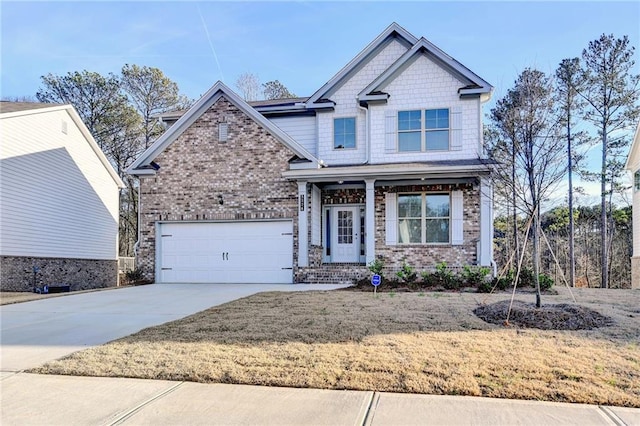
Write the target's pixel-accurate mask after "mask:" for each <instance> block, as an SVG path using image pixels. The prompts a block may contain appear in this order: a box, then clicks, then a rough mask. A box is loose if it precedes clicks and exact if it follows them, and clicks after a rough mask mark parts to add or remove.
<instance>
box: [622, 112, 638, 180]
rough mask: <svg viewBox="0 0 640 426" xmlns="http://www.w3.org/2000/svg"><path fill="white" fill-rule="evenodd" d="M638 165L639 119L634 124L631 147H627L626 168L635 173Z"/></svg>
mask: <svg viewBox="0 0 640 426" xmlns="http://www.w3.org/2000/svg"><path fill="white" fill-rule="evenodd" d="M638 166H640V121H639V122H638V125H637V126H636V132H635V133H634V135H633V141H632V142H631V148H630V149H629V155H628V156H627V164H626V165H625V167H626V169H627V170H629V171H631V172H633V173H635V172H636V171H638Z"/></svg>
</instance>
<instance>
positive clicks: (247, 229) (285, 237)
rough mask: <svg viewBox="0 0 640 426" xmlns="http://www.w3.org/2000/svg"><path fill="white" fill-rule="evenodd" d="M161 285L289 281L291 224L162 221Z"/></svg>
mask: <svg viewBox="0 0 640 426" xmlns="http://www.w3.org/2000/svg"><path fill="white" fill-rule="evenodd" d="M159 230H160V233H161V235H162V236H163V237H162V238H161V239H160V245H159V248H158V250H159V253H158V260H159V262H160V265H159V267H160V281H161V282H184V283H187V282H202V283H206V282H210V283H275V282H287V283H290V282H291V281H292V278H293V277H292V272H293V271H292V266H293V223H292V222H291V221H263V222H226V223H163V224H160V229H159Z"/></svg>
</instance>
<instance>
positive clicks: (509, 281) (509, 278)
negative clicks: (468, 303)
mask: <svg viewBox="0 0 640 426" xmlns="http://www.w3.org/2000/svg"><path fill="white" fill-rule="evenodd" d="M515 275H516V272H515V271H513V270H510V271H509V272H507V273H506V274H505V276H504V277H502V278H494V279H493V280H492V282H491V286H486V285H483V286H478V291H479V292H481V293H482V292H486V293H488V292H489V291H491V289H492V288H493V286H495V288H496V290H506V289H507V288H511V287H513V280H514V278H515ZM538 279H539V280H540V290H542V291H545V290H549V289H550V288H551V287H553V284H554V282H553V279H552V278H551V277H549V276H548V275H545V274H539V275H538ZM535 285H536V283H535V280H534V279H533V271H532V270H531V269H530V268H522V270H521V271H520V276H519V277H518V288H524V287H529V288H535Z"/></svg>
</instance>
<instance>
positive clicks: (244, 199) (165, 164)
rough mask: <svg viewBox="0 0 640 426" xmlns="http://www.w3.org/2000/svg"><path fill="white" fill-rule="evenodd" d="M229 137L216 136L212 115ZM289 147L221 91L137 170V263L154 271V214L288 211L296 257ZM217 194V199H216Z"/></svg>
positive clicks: (210, 216) (242, 215)
mask: <svg viewBox="0 0 640 426" xmlns="http://www.w3.org/2000/svg"><path fill="white" fill-rule="evenodd" d="M223 119H224V120H225V122H227V123H228V131H229V133H228V139H227V142H225V143H219V142H218V141H217V134H216V133H215V129H217V123H218V122H220V121H221V120H223ZM293 155H294V153H293V151H291V150H289V149H288V148H286V147H285V146H284V145H283V144H282V143H281V142H279V141H278V140H277V139H276V138H275V137H274V136H273V135H271V134H270V133H269V132H268V131H267V130H265V129H264V128H263V127H262V126H260V125H258V124H257V123H256V122H255V121H253V120H252V119H251V118H250V117H248V116H247V115H246V114H244V113H243V112H242V111H240V110H239V109H238V108H237V107H236V106H235V105H233V104H232V103H230V102H229V101H227V100H226V99H225V98H224V97H221V98H220V99H218V101H217V102H216V103H214V104H213V105H212V106H211V107H210V108H209V109H208V110H207V111H206V112H205V113H203V114H202V115H201V116H200V117H199V118H198V119H197V120H196V121H195V122H194V123H193V124H192V125H191V126H190V127H189V128H187V129H186V130H185V131H184V132H183V133H182V134H181V135H179V136H178V137H177V138H176V140H175V141H173V142H172V143H171V144H170V145H169V146H168V147H166V148H165V150H164V151H163V152H162V153H160V154H159V155H158V156H157V157H156V158H155V159H154V162H155V163H157V164H158V165H159V166H160V168H159V169H158V171H157V173H156V174H155V175H154V176H142V177H141V178H140V190H141V198H140V199H141V204H140V249H139V256H138V259H139V265H140V266H141V268H142V269H143V272H144V274H145V276H146V277H147V278H149V279H154V278H155V272H156V271H155V268H156V264H155V262H156V238H157V236H156V233H155V232H156V229H157V226H156V224H157V222H164V221H169V222H180V221H189V222H198V221H225V222H227V221H238V220H269V219H291V220H292V221H293V227H294V230H293V235H294V237H293V239H294V267H295V262H296V259H297V207H298V205H297V186H296V183H295V182H289V181H287V180H286V179H284V178H282V176H281V173H282V171H284V170H286V169H287V167H288V160H289V159H290V158H291V157H292V156H293ZM220 201H222V204H221V203H220Z"/></svg>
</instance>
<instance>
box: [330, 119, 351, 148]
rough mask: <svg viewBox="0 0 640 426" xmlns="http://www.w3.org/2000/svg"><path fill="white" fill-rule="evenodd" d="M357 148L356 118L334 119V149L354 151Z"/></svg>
mask: <svg viewBox="0 0 640 426" xmlns="http://www.w3.org/2000/svg"><path fill="white" fill-rule="evenodd" d="M355 147H356V118H355V117H343V118H334V119H333V149H353V148H355Z"/></svg>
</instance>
